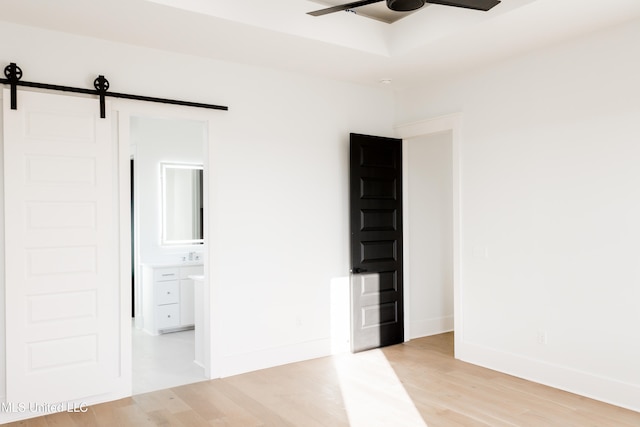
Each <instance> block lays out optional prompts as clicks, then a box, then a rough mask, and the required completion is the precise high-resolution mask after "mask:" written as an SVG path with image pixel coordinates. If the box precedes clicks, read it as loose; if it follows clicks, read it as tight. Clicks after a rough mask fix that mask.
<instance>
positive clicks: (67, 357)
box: [3, 90, 120, 404]
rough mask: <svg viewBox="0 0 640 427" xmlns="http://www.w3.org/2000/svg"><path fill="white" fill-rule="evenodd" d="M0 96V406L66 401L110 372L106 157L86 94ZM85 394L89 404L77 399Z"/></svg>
mask: <svg viewBox="0 0 640 427" xmlns="http://www.w3.org/2000/svg"><path fill="white" fill-rule="evenodd" d="M3 100H4V108H3V111H4V178H5V224H4V226H5V233H6V246H5V248H6V260H5V261H6V325H7V329H6V340H7V342H6V351H7V374H6V375H7V401H8V402H46V403H50V404H54V403H61V402H70V401H78V400H79V399H86V398H87V397H91V396H98V395H102V394H105V393H111V392H114V391H115V389H116V387H117V384H118V377H119V376H120V366H119V363H120V362H119V361H120V284H119V279H120V275H119V252H118V251H119V247H120V246H119V227H118V220H119V216H118V169H117V166H118V163H117V161H118V156H117V154H118V153H117V145H116V144H115V143H114V141H113V140H112V137H111V133H112V129H111V121H110V120H109V119H100V118H99V104H98V102H97V100H95V99H87V98H78V97H70V96H63V95H52V94H42V93H33V92H22V91H20V92H18V110H11V109H10V108H9V100H10V97H9V93H8V91H7V90H5V91H4V94H3ZM89 400H91V399H89Z"/></svg>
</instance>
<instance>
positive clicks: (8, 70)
mask: <svg viewBox="0 0 640 427" xmlns="http://www.w3.org/2000/svg"><path fill="white" fill-rule="evenodd" d="M4 76H5V77H6V78H7V80H8V81H9V84H10V85H11V109H12V110H17V109H18V82H19V81H20V79H21V78H22V69H20V67H18V66H17V65H16V63H15V62H12V63H11V64H9V65H7V66H6V67H4Z"/></svg>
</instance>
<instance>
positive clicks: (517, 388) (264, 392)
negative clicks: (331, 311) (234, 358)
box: [7, 333, 640, 427]
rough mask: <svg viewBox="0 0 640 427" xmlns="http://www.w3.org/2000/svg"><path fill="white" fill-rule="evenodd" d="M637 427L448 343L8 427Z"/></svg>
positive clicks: (203, 385)
mask: <svg viewBox="0 0 640 427" xmlns="http://www.w3.org/2000/svg"><path fill="white" fill-rule="evenodd" d="M89 425H90V426H100V427H101V426H109V427H113V426H121V427H130V426H131V427H145V426H171V427H173V426H176V427H199V426H225V427H290V426H291V427H297V426H304V427H340V426H344V427H349V426H350V427H360V426H364V427H376V426H380V427H394V426H402V427H426V426H427V425H428V427H457V426H460V427H501V426H505V427H513V426H516V427H529V426H530V427H544V426H550V427H556V426H558V427H571V426H576V427H590V426H593V427H614V426H615V427H638V426H640V413H638V412H634V411H630V410H627V409H623V408H619V407H615V406H612V405H608V404H606V403H603V402H598V401H595V400H592V399H588V398H586V397H583V396H578V395H575V394H572V393H567V392H564V391H561V390H557V389H554V388H551V387H547V386H544V385H541V384H535V383H531V382H528V381H525V380H522V379H520V378H516V377H513V376H510V375H506V374H502V373H499V372H496V371H492V370H490V369H485V368H482V367H479V366H475V365H471V364H468V363H465V362H462V361H459V360H455V359H454V358H453V334H451V333H449V334H442V335H436V336H433V337H426V338H420V339H416V340H412V341H410V342H408V343H405V344H401V345H397V346H392V347H387V348H384V349H377V350H372V351H368V352H363V353H358V354H342V355H336V356H332V357H325V358H320V359H315V360H309V361H305V362H300V363H294V364H290V365H285V366H279V367H275V368H271V369H265V370H262V371H256V372H250V373H247V374H243V375H237V376H234V377H229V378H224V379H219V380H213V381H205V382H200V383H196V384H190V385H186V386H180V387H174V388H171V389H167V390H160V391H155V392H151V393H146V394H142V395H138V396H134V397H132V398H128V399H121V400H118V401H115V402H109V403H105V404H102V405H95V406H93V407H91V408H89V411H88V412H87V413H84V414H75V413H60V414H53V415H48V416H45V417H40V418H34V419H31V420H26V421H22V422H18V423H11V424H7V426H8V427H13V426H23V427H24V426H34V427H53V426H62V427H76V426H89Z"/></svg>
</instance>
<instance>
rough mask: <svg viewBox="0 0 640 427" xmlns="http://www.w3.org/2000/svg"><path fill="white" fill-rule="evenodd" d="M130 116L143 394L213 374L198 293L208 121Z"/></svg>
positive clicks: (136, 349) (136, 388)
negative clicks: (204, 345) (208, 368)
mask: <svg viewBox="0 0 640 427" xmlns="http://www.w3.org/2000/svg"><path fill="white" fill-rule="evenodd" d="M126 122H128V135H127V137H128V140H129V148H130V153H131V158H132V161H131V166H132V167H131V183H132V187H131V191H132V193H131V203H132V217H131V222H132V307H131V310H132V322H131V323H132V377H133V387H132V388H133V394H140V393H145V392H149V391H154V390H160V389H165V388H170V387H174V386H178V385H183V384H189V383H193V382H198V381H203V380H206V379H207V369H206V364H207V360H206V358H205V356H204V354H203V352H202V351H201V350H200V351H198V349H197V347H199V349H202V348H203V343H202V342H201V339H202V335H203V334H202V330H203V329H205V325H204V322H202V320H201V319H202V318H203V316H202V315H200V316H199V317H198V316H197V315H196V313H200V314H201V313H202V312H203V311H204V310H205V309H206V308H205V307H204V305H205V304H204V300H203V298H202V297H200V298H197V297H196V295H197V294H198V295H202V287H204V269H205V266H204V264H205V262H206V259H207V256H206V247H207V246H206V240H205V239H203V238H202V237H203V236H202V234H203V220H204V218H205V217H206V215H207V212H206V210H207V205H206V203H205V202H204V197H203V195H204V193H205V192H206V190H207V184H206V180H205V179H203V174H206V164H207V162H206V153H207V150H206V145H207V134H208V128H207V126H208V123H207V122H206V121H200V120H190V119H175V118H165V117H162V118H158V117H153V116H146V115H133V114H132V115H130V116H129V117H128V120H126ZM194 230H195V231H194ZM192 231H193V232H196V233H197V236H190V235H189V234H188V233H191V232H192ZM185 233H187V234H185ZM205 238H206V237H205ZM200 305H202V307H200ZM197 319H200V320H197ZM196 332H198V333H199V336H198V335H197V334H196Z"/></svg>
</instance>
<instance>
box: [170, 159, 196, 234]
mask: <svg viewBox="0 0 640 427" xmlns="http://www.w3.org/2000/svg"><path fill="white" fill-rule="evenodd" d="M161 169H162V175H161V176H162V244H163V245H201V244H203V243H204V230H203V226H202V225H203V215H202V214H203V205H202V165H186V164H176V163H162V164H161Z"/></svg>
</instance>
